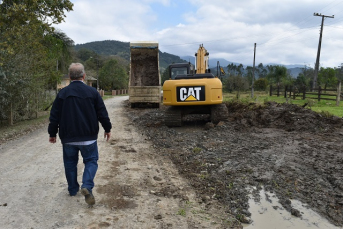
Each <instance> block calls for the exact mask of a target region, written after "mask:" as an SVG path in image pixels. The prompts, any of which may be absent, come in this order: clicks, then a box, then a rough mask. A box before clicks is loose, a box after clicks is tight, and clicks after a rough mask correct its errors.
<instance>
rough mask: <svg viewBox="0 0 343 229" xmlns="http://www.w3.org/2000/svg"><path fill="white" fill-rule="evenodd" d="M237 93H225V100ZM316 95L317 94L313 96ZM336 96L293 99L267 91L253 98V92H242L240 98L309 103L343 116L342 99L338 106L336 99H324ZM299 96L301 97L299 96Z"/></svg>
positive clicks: (312, 107)
mask: <svg viewBox="0 0 343 229" xmlns="http://www.w3.org/2000/svg"><path fill="white" fill-rule="evenodd" d="M236 97H237V94H236V93H224V101H232V100H236V99H237V98H236ZM311 97H315V96H311ZM326 97H327V98H335V97H331V96H330V97H328V96H323V97H322V98H321V101H318V100H317V99H305V100H303V99H296V100H293V99H291V98H288V99H286V98H284V96H283V94H282V96H279V97H277V96H269V95H268V94H267V93H266V92H255V93H254V98H251V94H250V92H249V93H241V94H240V98H239V100H240V101H242V102H245V103H257V104H263V103H265V102H271V101H273V102H277V103H291V104H296V105H299V106H303V105H305V104H306V103H307V106H306V108H308V109H311V110H313V111H315V112H318V113H329V114H331V115H334V116H338V117H343V102H342V101H341V102H340V104H339V106H336V101H332V100H324V98H326ZM298 98H299V97H298Z"/></svg>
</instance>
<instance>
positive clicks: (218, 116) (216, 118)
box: [211, 103, 229, 124]
mask: <svg viewBox="0 0 343 229" xmlns="http://www.w3.org/2000/svg"><path fill="white" fill-rule="evenodd" d="M228 117H229V112H228V109H227V107H226V105H225V104H223V103H222V104H217V105H212V106H211V122H212V123H213V124H218V123H219V122H220V121H226V120H227V118H228Z"/></svg>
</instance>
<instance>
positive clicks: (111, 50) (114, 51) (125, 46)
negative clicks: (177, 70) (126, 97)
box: [75, 40, 185, 68]
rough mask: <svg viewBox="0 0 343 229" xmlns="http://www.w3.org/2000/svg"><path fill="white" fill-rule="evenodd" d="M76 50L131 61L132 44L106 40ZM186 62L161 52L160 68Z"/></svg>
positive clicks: (77, 47)
mask: <svg viewBox="0 0 343 229" xmlns="http://www.w3.org/2000/svg"><path fill="white" fill-rule="evenodd" d="M75 49H76V50H80V49H88V50H91V51H94V52H96V53H98V54H100V55H106V56H110V55H115V56H120V57H122V58H124V59H126V60H128V61H129V60H130V43H129V42H121V41H113V40H105V41H93V42H89V43H85V44H77V45H75ZM180 62H185V60H182V59H181V58H180V57H179V56H175V55H172V54H169V53H166V52H161V51H160V67H161V68H167V67H168V65H169V64H172V63H180Z"/></svg>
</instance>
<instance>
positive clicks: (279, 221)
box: [243, 189, 341, 229]
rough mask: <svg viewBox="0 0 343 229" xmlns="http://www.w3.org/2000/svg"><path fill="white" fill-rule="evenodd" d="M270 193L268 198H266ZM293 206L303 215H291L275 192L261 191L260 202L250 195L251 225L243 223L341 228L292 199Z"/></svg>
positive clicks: (259, 228)
mask: <svg viewBox="0 0 343 229" xmlns="http://www.w3.org/2000/svg"><path fill="white" fill-rule="evenodd" d="M266 194H267V195H268V199H267V198H266ZM291 201H292V207H293V208H295V209H297V210H299V211H300V212H301V215H302V216H301V217H299V218H297V217H294V216H292V215H291V213H290V212H288V211H287V210H286V209H284V208H283V207H282V205H281V204H280V203H279V200H278V198H277V197H276V195H275V194H274V193H270V192H266V191H265V190H264V189H262V190H261V191H260V202H255V201H254V199H253V196H252V195H250V200H249V206H250V208H249V211H250V212H251V219H252V220H253V222H252V223H251V224H249V225H243V228H244V229H252V228H253V229H286V228H296V229H302V228H317V229H339V228H341V227H336V226H335V225H333V224H331V223H330V222H329V221H328V220H326V219H325V218H323V217H321V216H320V215H319V214H318V213H316V212H314V211H312V210H311V209H310V208H307V207H306V205H305V204H303V203H302V202H300V201H298V200H294V199H292V200H291Z"/></svg>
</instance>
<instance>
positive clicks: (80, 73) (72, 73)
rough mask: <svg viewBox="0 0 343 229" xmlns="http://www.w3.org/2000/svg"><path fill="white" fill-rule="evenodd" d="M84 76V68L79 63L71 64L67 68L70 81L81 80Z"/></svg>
mask: <svg viewBox="0 0 343 229" xmlns="http://www.w3.org/2000/svg"><path fill="white" fill-rule="evenodd" d="M84 75H85V67H84V66H83V65H82V64H80V63H72V64H71V65H70V66H69V77H70V79H71V80H81V79H82V78H83V77H84Z"/></svg>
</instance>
